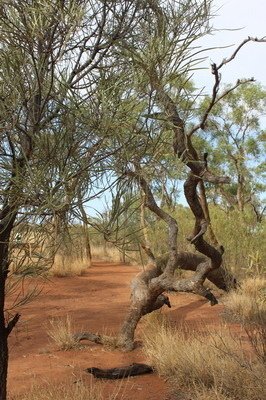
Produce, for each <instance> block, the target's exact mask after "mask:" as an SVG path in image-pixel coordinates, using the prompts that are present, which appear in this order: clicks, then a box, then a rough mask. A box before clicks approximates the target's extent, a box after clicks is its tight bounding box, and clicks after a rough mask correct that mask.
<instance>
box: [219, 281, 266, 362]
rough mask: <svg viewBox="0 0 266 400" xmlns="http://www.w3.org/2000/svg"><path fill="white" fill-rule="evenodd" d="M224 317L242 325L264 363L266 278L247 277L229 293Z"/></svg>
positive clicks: (265, 359)
mask: <svg viewBox="0 0 266 400" xmlns="http://www.w3.org/2000/svg"><path fill="white" fill-rule="evenodd" d="M224 317H225V319H228V320H230V321H235V322H238V323H240V324H241V325H242V326H243V328H244V329H245V331H246V333H247V335H248V337H249V339H250V342H251V344H252V346H253V349H254V351H255V353H256V355H257V356H258V358H260V359H261V361H262V362H264V363H265V364H266V279H265V278H263V277H254V278H248V279H246V280H244V281H243V282H242V283H241V285H240V287H239V288H238V289H237V290H236V291H234V292H232V293H229V294H228V295H227V296H226V298H225V312H224Z"/></svg>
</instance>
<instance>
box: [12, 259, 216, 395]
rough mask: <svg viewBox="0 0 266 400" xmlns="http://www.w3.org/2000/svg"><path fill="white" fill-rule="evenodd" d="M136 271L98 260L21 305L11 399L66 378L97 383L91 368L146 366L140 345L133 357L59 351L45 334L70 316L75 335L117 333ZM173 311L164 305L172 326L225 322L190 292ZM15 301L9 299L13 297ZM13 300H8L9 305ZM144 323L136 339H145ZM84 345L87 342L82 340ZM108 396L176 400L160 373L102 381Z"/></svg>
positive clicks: (92, 348)
mask: <svg viewBox="0 0 266 400" xmlns="http://www.w3.org/2000/svg"><path fill="white" fill-rule="evenodd" d="M138 272H139V269H138V267H135V266H127V265H121V264H115V263H103V262H94V264H93V266H92V267H91V268H90V269H88V271H87V273H86V274H85V275H84V276H82V277H71V278H70V277H69V278H53V279H51V280H50V281H45V282H44V281H42V283H39V288H42V291H41V293H40V294H39V295H38V297H37V298H36V299H35V300H34V301H32V302H30V303H29V304H27V305H25V306H23V307H21V309H20V312H21V315H22V317H21V320H20V322H19V324H18V325H17V327H16V328H15V330H14V331H13V332H12V334H11V337H10V340H9V345H10V363H9V379H8V388H9V399H10V400H11V399H12V396H13V395H15V394H20V393H25V392H26V391H27V390H29V389H30V388H31V387H32V386H33V385H45V384H46V383H47V382H49V383H51V382H52V383H53V382H54V383H59V382H61V381H65V380H67V382H68V383H73V384H76V383H75V382H77V381H78V380H79V379H82V380H84V382H88V384H93V379H94V378H92V377H91V375H89V374H87V373H86V372H84V370H85V368H88V367H99V368H113V367H118V366H125V365H129V364H131V363H133V362H146V363H147V360H146V359H145V356H144V355H143V354H142V351H141V346H138V347H137V348H136V349H135V350H134V351H132V352H130V353H122V352H119V351H117V350H114V351H109V350H106V349H103V348H102V347H101V346H99V345H96V344H93V343H90V342H86V344H85V346H84V347H83V348H82V349H78V350H70V351H59V350H57V349H56V347H55V345H54V344H52V343H51V341H50V339H49V337H48V335H47V326H48V324H49V320H51V319H52V318H54V317H63V316H66V315H67V314H68V315H69V316H70V317H71V319H72V320H73V325H74V328H75V331H82V330H87V331H90V332H99V333H100V332H105V333H115V332H117V331H118V329H119V326H120V324H121V322H122V320H123V317H124V315H125V313H126V311H127V307H128V305H129V296H130V288H129V284H130V281H131V279H132V277H133V276H134V275H135V274H136V273H138ZM170 299H171V303H172V308H171V309H167V307H165V310H164V312H167V313H168V314H169V316H170V318H171V319H172V320H173V321H174V323H176V324H179V323H180V322H182V321H186V323H188V324H192V325H196V324H198V323H200V324H208V325H216V324H219V323H220V322H221V317H220V313H221V311H222V309H223V306H222V305H217V306H215V307H211V306H210V305H209V304H208V303H207V302H206V301H205V300H204V299H201V298H199V297H198V296H194V295H190V294H177V295H173V296H170ZM10 300H11V299H10ZM10 300H9V301H10ZM141 325H142V324H141V323H140V324H139V327H138V331H137V335H136V339H137V340H141ZM83 343H84V342H83ZM104 387H105V389H104V390H105V391H106V393H111V392H116V391H117V390H118V387H119V389H120V393H121V395H119V396H118V397H117V399H118V400H119V399H120V398H121V399H122V398H123V399H124V400H133V399H134V400H135V399H136V396H137V398H138V400H172V399H174V398H175V397H174V396H173V394H171V388H169V386H168V384H167V382H165V381H164V380H163V379H161V378H160V377H158V376H157V375H156V374H152V375H143V376H139V377H132V378H129V379H126V380H125V381H122V382H118V381H108V382H106V383H104Z"/></svg>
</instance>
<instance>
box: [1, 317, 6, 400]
mask: <svg viewBox="0 0 266 400" xmlns="http://www.w3.org/2000/svg"><path fill="white" fill-rule="evenodd" d="M7 366H8V345H7V332H6V327H5V319H4V312H3V311H1V315H0V400H6V398H7V391H6V390H7Z"/></svg>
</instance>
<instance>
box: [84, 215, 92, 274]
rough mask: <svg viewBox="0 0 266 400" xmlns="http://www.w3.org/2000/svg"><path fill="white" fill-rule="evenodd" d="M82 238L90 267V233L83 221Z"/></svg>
mask: <svg viewBox="0 0 266 400" xmlns="http://www.w3.org/2000/svg"><path fill="white" fill-rule="evenodd" d="M83 230H84V239H85V249H86V260H87V261H88V266H89V267H91V244H90V234H89V231H88V225H87V224H85V222H83Z"/></svg>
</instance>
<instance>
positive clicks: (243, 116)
mask: <svg viewBox="0 0 266 400" xmlns="http://www.w3.org/2000/svg"><path fill="white" fill-rule="evenodd" d="M225 89H228V88H225ZM208 101H209V100H208V98H205V99H204V100H203V102H202V104H201V109H202V110H203V109H204V107H205V106H206V104H207V102H208ZM265 113H266V90H265V89H264V88H263V87H262V86H261V85H260V84H253V83H249V84H245V85H241V86H239V87H238V88H237V89H236V90H234V91H231V92H230V93H229V94H228V95H226V96H225V97H224V98H222V99H221V100H220V101H219V102H218V103H217V104H216V105H215V106H214V108H213V109H212V111H211V114H210V117H209V120H208V123H207V127H206V132H205V133H204V134H203V135H202V140H203V143H201V146H200V147H201V148H204V149H205V150H207V151H208V152H209V164H210V165H211V167H212V169H216V170H217V171H219V173H220V174H221V173H223V174H225V175H229V176H230V178H231V179H232V182H231V184H230V185H226V186H224V187H223V188H222V191H219V189H218V190H217V189H216V190H215V191H214V190H211V191H209V195H210V196H213V197H215V198H216V199H217V198H220V199H221V200H222V201H223V202H224V203H225V204H227V205H229V206H233V207H237V208H238V209H239V210H243V208H244V207H245V205H246V204H250V203H253V204H257V203H259V202H261V200H260V199H261V197H260V194H261V193H262V192H263V191H264V189H265V185H264V183H263V176H264V175H265V163H264V160H263V155H264V150H265V138H264V136H265V132H264V130H263V127H262V121H263V120H262V117H263V116H265ZM227 193H228V194H229V196H227V195H226V194H227Z"/></svg>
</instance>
